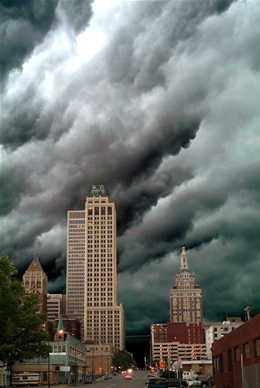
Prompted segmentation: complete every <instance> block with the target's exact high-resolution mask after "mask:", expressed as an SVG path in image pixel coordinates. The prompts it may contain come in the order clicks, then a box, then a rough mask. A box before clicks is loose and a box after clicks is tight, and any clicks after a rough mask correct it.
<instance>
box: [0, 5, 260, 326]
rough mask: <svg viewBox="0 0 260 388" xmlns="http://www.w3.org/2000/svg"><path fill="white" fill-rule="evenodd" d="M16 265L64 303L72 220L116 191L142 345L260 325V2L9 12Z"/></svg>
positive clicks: (129, 296) (9, 218)
mask: <svg viewBox="0 0 260 388" xmlns="http://www.w3.org/2000/svg"><path fill="white" fill-rule="evenodd" d="M1 22H2V23H1V39H2V42H1V48H2V49H1V63H0V65H1V90H2V94H1V102H2V107H1V127H2V131H1V132H2V133H1V176H2V184H1V194H2V195H1V252H2V253H3V254H7V255H9V256H10V257H11V259H12V261H13V262H14V264H15V265H16V266H17V267H18V268H19V270H20V271H21V273H23V272H24V271H25V270H26V269H27V267H28V266H29V264H30V263H31V261H32V260H33V255H34V252H36V251H37V252H38V256H39V260H40V262H41V264H42V266H43V268H44V270H45V272H46V274H47V276H48V278H49V292H51V293H56V292H62V291H63V292H65V270H66V217H67V210H76V209H84V205H85V197H86V195H88V194H89V193H90V188H91V185H92V184H104V185H105V189H106V192H107V194H108V196H109V199H110V200H111V201H115V203H116V207H117V213H118V214H117V215H118V303H121V302H122V303H123V306H124V309H125V315H126V321H127V322H126V328H127V332H128V334H129V333H135V334H136V333H143V332H145V331H147V330H148V331H149V326H150V324H152V323H160V322H168V321H169V291H170V287H171V286H172V285H173V284H174V283H175V275H176V274H177V273H179V271H180V254H181V248H182V246H185V247H186V251H187V255H188V263H189V268H190V271H191V272H194V274H195V280H196V283H197V284H198V285H199V286H200V287H201V288H202V292H203V306H204V320H205V321H209V320H218V321H222V320H224V319H225V317H226V314H227V315H239V316H241V315H242V313H243V309H244V308H245V307H247V306H252V307H253V309H252V311H251V312H252V314H253V312H254V311H255V312H257V311H259V310H260V237H259V236H260V44H259V42H260V2H259V1H232V0H219V1H218V0H197V1H195V0H191V1H187V0H179V1H112V0H110V1H104V0H96V1H85V0H74V1H71V2H69V1H66V0H52V1H44V0H37V1H34V0H1Z"/></svg>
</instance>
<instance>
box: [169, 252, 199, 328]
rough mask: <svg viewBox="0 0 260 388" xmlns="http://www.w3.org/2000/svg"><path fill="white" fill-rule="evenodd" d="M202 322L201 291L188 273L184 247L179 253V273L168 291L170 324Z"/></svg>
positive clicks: (192, 276) (192, 275)
mask: <svg viewBox="0 0 260 388" xmlns="http://www.w3.org/2000/svg"><path fill="white" fill-rule="evenodd" d="M202 321H203V314H202V291H201V289H200V287H199V286H198V285H197V284H195V279H194V274H192V273H191V272H189V266H188V259H187V254H186V251H185V247H183V248H182V253H181V268H180V273H179V274H177V275H176V276H175V284H174V285H173V286H172V287H171V289H170V322H190V323H197V322H202Z"/></svg>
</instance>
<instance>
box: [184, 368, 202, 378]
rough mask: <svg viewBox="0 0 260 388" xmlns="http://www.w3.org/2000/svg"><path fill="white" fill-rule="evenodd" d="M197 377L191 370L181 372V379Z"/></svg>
mask: <svg viewBox="0 0 260 388" xmlns="http://www.w3.org/2000/svg"><path fill="white" fill-rule="evenodd" d="M197 377H198V374H197V373H196V372H194V371H193V370H189V371H187V370H185V371H183V372H182V378H183V379H188V378H193V379H196V378H197Z"/></svg>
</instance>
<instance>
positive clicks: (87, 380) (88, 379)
mask: <svg viewBox="0 0 260 388" xmlns="http://www.w3.org/2000/svg"><path fill="white" fill-rule="evenodd" d="M84 384H92V378H91V377H86V378H85V380H84Z"/></svg>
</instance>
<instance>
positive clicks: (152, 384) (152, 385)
mask: <svg viewBox="0 0 260 388" xmlns="http://www.w3.org/2000/svg"><path fill="white" fill-rule="evenodd" d="M146 387H147V388H168V385H167V382H166V380H165V379H160V378H158V379H157V378H154V377H153V378H151V379H149V381H148V384H147V386H146Z"/></svg>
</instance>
